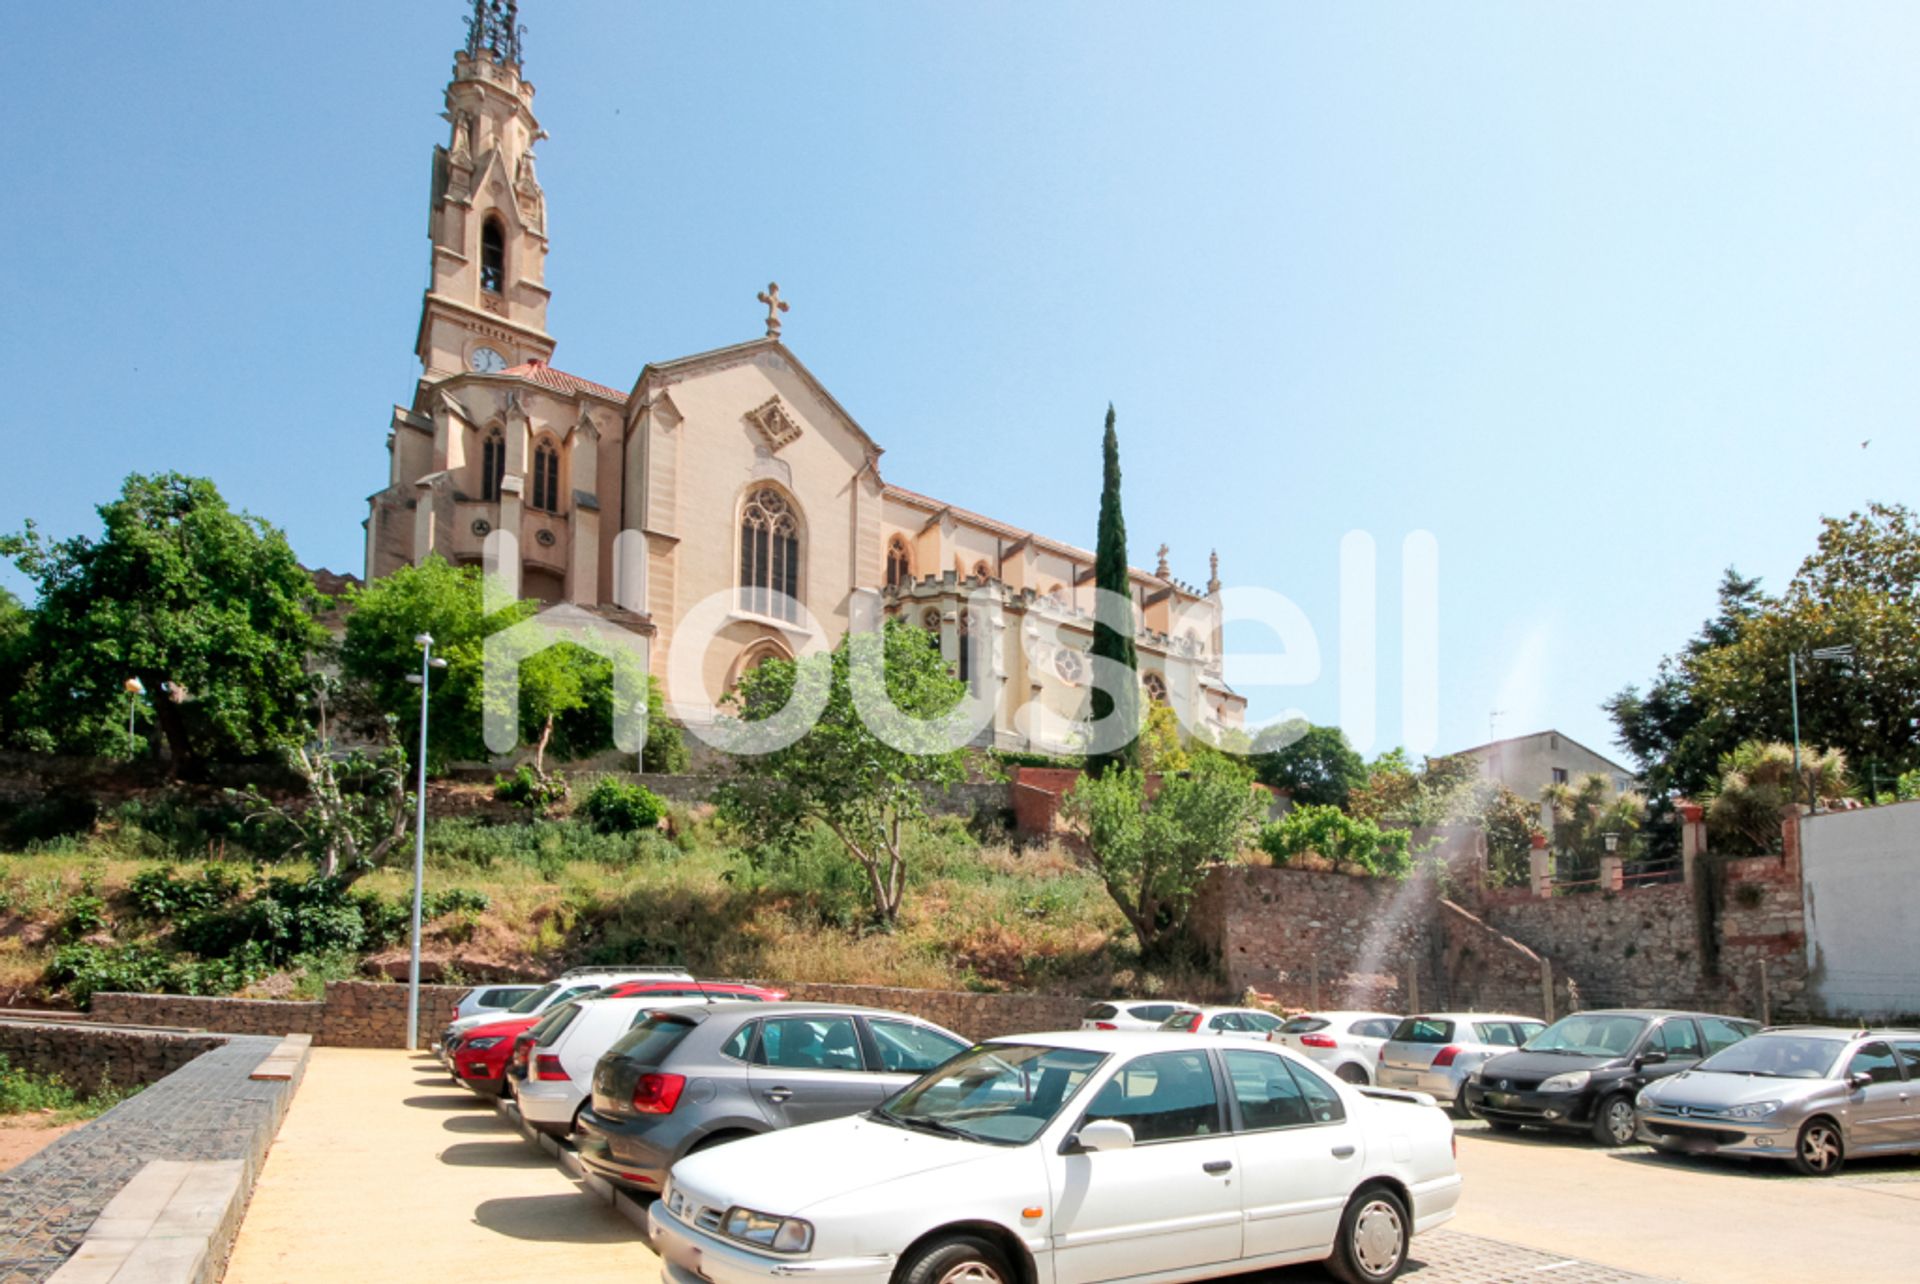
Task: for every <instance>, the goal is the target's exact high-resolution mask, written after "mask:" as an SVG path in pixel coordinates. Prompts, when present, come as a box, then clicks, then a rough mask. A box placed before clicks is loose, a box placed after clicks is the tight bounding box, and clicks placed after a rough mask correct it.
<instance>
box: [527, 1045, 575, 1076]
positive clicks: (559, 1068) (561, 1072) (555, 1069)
mask: <svg viewBox="0 0 1920 1284" xmlns="http://www.w3.org/2000/svg"><path fill="white" fill-rule="evenodd" d="M533 1077H534V1078H536V1079H560V1080H565V1079H568V1078H571V1076H570V1075H568V1074H567V1070H566V1067H565V1066H563V1065H561V1064H560V1058H559V1057H556V1056H554V1055H552V1054H551V1053H546V1052H543V1053H541V1054H540V1055H539V1056H538V1057H536V1058H535V1059H534V1062H533Z"/></svg>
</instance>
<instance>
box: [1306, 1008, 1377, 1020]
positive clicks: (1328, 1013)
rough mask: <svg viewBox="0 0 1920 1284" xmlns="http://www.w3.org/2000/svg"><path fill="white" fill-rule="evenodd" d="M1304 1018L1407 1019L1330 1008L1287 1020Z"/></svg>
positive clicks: (1358, 1010)
mask: <svg viewBox="0 0 1920 1284" xmlns="http://www.w3.org/2000/svg"><path fill="white" fill-rule="evenodd" d="M1302 1018H1305V1019H1307V1020H1310V1021H1378V1020H1381V1019H1385V1020H1388V1021H1400V1020H1404V1019H1405V1018H1403V1017H1400V1016H1398V1015H1396V1014H1395V1013H1392V1012H1366V1011H1362V1010H1361V1009H1359V1008H1353V1009H1348V1008H1338V1009H1333V1008H1329V1009H1326V1010H1324V1011H1320V1012H1296V1013H1294V1014H1293V1015H1292V1016H1290V1017H1288V1018H1287V1020H1289V1021H1298V1020H1300V1019H1302Z"/></svg>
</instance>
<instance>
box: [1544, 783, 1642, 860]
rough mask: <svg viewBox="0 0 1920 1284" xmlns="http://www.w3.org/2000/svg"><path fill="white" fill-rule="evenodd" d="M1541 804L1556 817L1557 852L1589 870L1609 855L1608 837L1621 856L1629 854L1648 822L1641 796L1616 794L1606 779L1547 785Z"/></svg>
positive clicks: (1554, 819) (1555, 838)
mask: <svg viewBox="0 0 1920 1284" xmlns="http://www.w3.org/2000/svg"><path fill="white" fill-rule="evenodd" d="M1540 800H1541V801H1542V802H1544V803H1546V805H1547V807H1548V809H1549V811H1550V812H1551V814H1552V816H1553V846H1554V850H1556V851H1558V852H1560V853H1561V854H1563V855H1566V856H1571V857H1573V858H1574V859H1575V860H1576V861H1577V862H1578V863H1580V864H1582V865H1585V866H1587V867H1589V868H1593V867H1597V866H1598V865H1599V862H1600V857H1601V856H1602V855H1604V854H1605V853H1606V850H1607V835H1608V834H1613V835H1615V841H1616V843H1617V844H1618V852H1619V854H1620V855H1622V856H1625V855H1627V854H1629V852H1630V851H1631V850H1632V843H1633V838H1634V835H1635V834H1637V833H1639V832H1640V827H1641V825H1642V824H1644V823H1645V820H1646V803H1645V801H1644V800H1643V799H1642V798H1641V797H1640V796H1639V795H1638V794H1615V793H1614V792H1613V791H1612V790H1611V789H1610V788H1609V787H1608V784H1607V778H1606V777H1605V776H1597V775H1587V776H1582V777H1580V778H1579V779H1578V780H1572V781H1568V782H1567V783H1566V784H1558V785H1548V786H1547V787H1546V789H1545V790H1543V791H1542V792H1541V796H1540Z"/></svg>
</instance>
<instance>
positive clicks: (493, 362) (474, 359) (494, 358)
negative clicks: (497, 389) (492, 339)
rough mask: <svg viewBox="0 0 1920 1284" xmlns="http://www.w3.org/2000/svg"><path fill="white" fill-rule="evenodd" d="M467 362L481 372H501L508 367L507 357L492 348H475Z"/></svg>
mask: <svg viewBox="0 0 1920 1284" xmlns="http://www.w3.org/2000/svg"><path fill="white" fill-rule="evenodd" d="M467 363H468V364H469V365H471V366H472V367H473V368H474V369H475V370H478V371H479V372H480V373H481V374H499V373H500V372H501V371H502V370H505V369H506V368H507V359H506V358H505V357H503V356H501V355H500V354H499V353H497V352H495V351H494V350H493V349H492V348H475V349H474V350H473V355H472V356H471V357H468V358H467Z"/></svg>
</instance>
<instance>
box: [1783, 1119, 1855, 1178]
mask: <svg viewBox="0 0 1920 1284" xmlns="http://www.w3.org/2000/svg"><path fill="white" fill-rule="evenodd" d="M1789 1162H1790V1163H1792V1164H1793V1171H1795V1172H1797V1173H1799V1174H1800V1175H1801V1176H1802V1177H1831V1176H1833V1175H1834V1174H1835V1173H1837V1172H1839V1171H1840V1169H1841V1166H1842V1165H1844V1164H1845V1163H1846V1162H1847V1143H1846V1139H1845V1138H1843V1137H1842V1136H1841V1135H1840V1125H1839V1124H1837V1123H1835V1122H1834V1121H1833V1120H1831V1119H1827V1118H1820V1119H1809V1120H1808V1121H1807V1122H1806V1123H1805V1124H1804V1125H1803V1126H1802V1127H1801V1129H1800V1138H1799V1140H1798V1141H1797V1142H1796V1143H1795V1144H1794V1147H1793V1158H1792V1159H1791V1160H1790V1161H1789Z"/></svg>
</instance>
